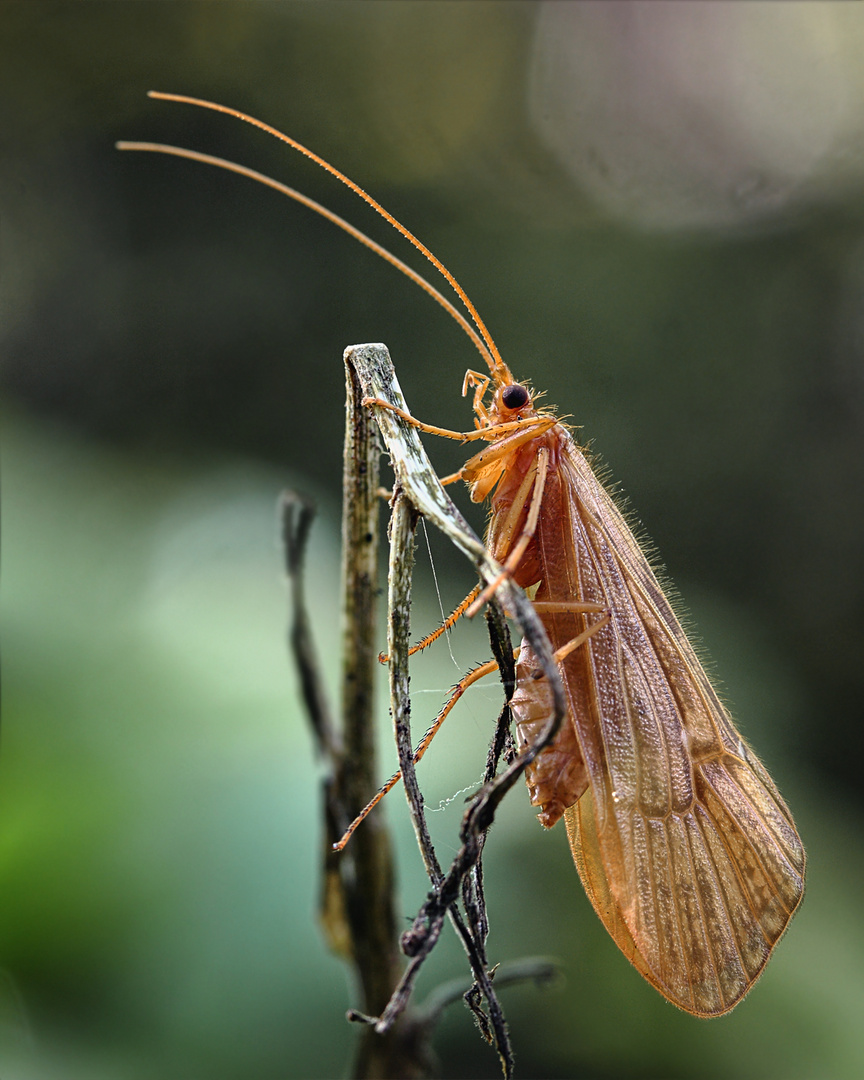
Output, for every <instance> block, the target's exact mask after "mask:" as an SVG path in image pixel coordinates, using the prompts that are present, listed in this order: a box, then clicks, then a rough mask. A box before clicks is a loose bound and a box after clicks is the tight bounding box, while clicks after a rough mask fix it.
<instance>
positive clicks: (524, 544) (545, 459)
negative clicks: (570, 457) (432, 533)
mask: <svg viewBox="0 0 864 1080" xmlns="http://www.w3.org/2000/svg"><path fill="white" fill-rule="evenodd" d="M548 470H549V450H548V448H547V447H545V446H544V447H542V448H541V450H540V452H539V454H538V455H537V470H536V473H535V478H534V491H533V493H532V495H531V505H530V506H529V508H528V517H527V518H526V520H525V526H524V528H523V529H522V533H521V535H520V536H519V539H518V540H517V541H516V543H515V544H514V545H513V547H512V548H511V549H510V552H509V554H508V555H507V561H506V562H505V563H504V565H503V567H502V570H501V573H500V574H499V575H498V577H497V578H496V579H495V580H494V581H493V582H492V583H491V584H490V585H487V586H486V588H485V589H484V590H483V592H482V593H480V595H479V596H478V597H477V599H476V600H475V601H474V603H473V604H472V605H471V607H470V608H469V609H468V611H467V612H466V614H467V615H468V617H469V618H471V616H473V615H475V614H476V613H477V612H478V611H479V610H480V608H481V607H482V606H483V604H485V603H486V601H487V600H488V599H489V597H490V596H492V594H493V593H494V592H495V590H496V589H497V588H498V586H499V585H500V584H501V582H502V581H504V580H505V579H506V578H508V577H511V576H512V574H513V571H514V570H515V569H516V567H517V566H518V565H519V562H520V560H521V559H522V556H523V555H524V554H525V551H526V550H527V548H528V545H529V544H530V543H531V538H532V537H533V535H534V531H535V529H536V528H537V519H538V518H539V516H540V505H541V503H542V501H543V489H544V488H545V486H546V474H547V472H548ZM520 493H521V489H520ZM527 495H528V492H527V491H525V493H524V496H523V498H527ZM514 507H515V501H514ZM519 511H521V506H520V507H519Z"/></svg>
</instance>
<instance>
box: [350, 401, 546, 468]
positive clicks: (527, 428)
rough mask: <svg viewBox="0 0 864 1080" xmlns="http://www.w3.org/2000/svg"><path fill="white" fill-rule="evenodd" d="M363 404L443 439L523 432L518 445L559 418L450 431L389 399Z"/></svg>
mask: <svg viewBox="0 0 864 1080" xmlns="http://www.w3.org/2000/svg"><path fill="white" fill-rule="evenodd" d="M362 404H363V405H365V406H367V408H368V407H371V406H375V407H376V408H378V409H386V410H387V411H388V412H392V413H396V415H397V416H399V417H401V419H403V420H404V421H405V422H406V424H410V425H411V426H412V427H415V428H417V429H418V430H419V431H425V432H426V434H427V435H437V436H438V437H439V438H442V439H455V440H456V441H458V442H476V441H477V440H478V439H498V438H500V437H502V436H504V435H511V434H512V433H513V432H517V431H518V432H520V433H522V434H521V438H520V439H519V440H518V442H517V445H519V443H521V442H526V441H527V440H529V439H532V438H534V437H535V436H537V435H542V434H543V432H544V431H548V430H549V428H551V427H554V426H555V424H557V423H558V418H557V417H555V416H534V417H531V418H530V419H529V420H508V421H506V422H505V423H503V424H492V425H491V426H490V427H484V428H480V429H479V430H477V431H450V429H449V428H440V427H436V426H435V425H434V424H424V423H423V421H422V420H418V419H417V418H416V417H414V416H412V415H411V413H409V412H406V411H405V410H404V409H400V408H399V406H398V405H391V404H390V402H389V401H384V399H383V398H374V397H367V398H363V401H362ZM493 449H494V450H498V447H497V446H495V447H490V450H493ZM511 449H512V446H511ZM501 453H502V454H504V453H507V451H506V450H504V449H503V448H502V450H501ZM478 456H479V455H478ZM472 460H473V459H472ZM484 460H486V459H484ZM489 460H491V459H489Z"/></svg>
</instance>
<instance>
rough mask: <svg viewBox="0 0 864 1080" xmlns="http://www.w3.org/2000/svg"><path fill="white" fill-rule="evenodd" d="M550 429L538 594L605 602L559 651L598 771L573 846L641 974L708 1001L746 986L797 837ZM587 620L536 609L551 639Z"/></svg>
mask: <svg viewBox="0 0 864 1080" xmlns="http://www.w3.org/2000/svg"><path fill="white" fill-rule="evenodd" d="M559 431H560V433H561V434H560V436H559V438H561V443H560V445H559V447H558V450H559V453H558V454H557V455H556V457H557V464H558V468H557V469H555V470H553V473H552V474H551V475H550V480H549V481H548V482H547V491H546V492H545V494H544V513H543V514H542V516H541V522H540V524H539V526H538V530H537V534H536V537H535V540H536V547H535V551H534V552H533V553H532V558H536V560H537V561H538V562H539V567H538V569H539V571H540V578H541V581H542V584H541V586H540V589H539V590H538V593H537V598H538V599H545V600H552V601H554V600H565V599H573V598H577V599H579V600H591V601H596V602H598V603H601V604H603V605H604V606H606V607H608V608H609V609H610V610H611V612H612V620H611V622H610V624H609V625H608V626H606V627H604V628H603V629H601V630H599V631H598V632H597V633H596V634H594V635H593V636H592V637H591V638H589V640H588V642H587V643H586V645H584V646H583V647H581V648H579V649H577V650H575V651H574V652H573V653H572V654H571V655H570V656H569V657H568V658H567V660H565V662H564V669H565V676H566V678H565V683H566V689H567V693H568V696H569V699H570V700H569V705H570V714H571V717H572V718H573V723H574V725H575V728H576V733H577V736H578V740H579V744H580V747H581V751H582V756H583V758H584V761H585V764H586V766H587V769H588V773H589V776H590V779H591V785H590V788H589V790H588V791H587V792H586V794H585V795H584V796H583V797H582V799H581V800H580V801H579V802H578V803H577V804H576V806H574V807H571V808H570V809H569V810H568V811H567V812H566V820H567V829H568V836H569V838H570V844H571V848H572V850H573V855H574V859H575V861H576V865H577V867H578V869H579V873H580V876H581V877H582V880H583V883H584V885H585V888H586V891H587V893H588V895H589V897H590V899H591V901H592V903H593V904H594V907H595V909H596V910H597V912H598V914H599V916H600V918H601V919H602V920H603V922H604V924H605V925H606V927H607V929H608V930H609V932H610V933H611V934H612V937H613V938H614V939H615V941H616V943H617V944H618V945H619V947H620V948H621V949H622V951H623V952H624V953H625V954H626V955H627V956H628V957H629V958H630V959H631V961H632V962H633V963H634V964H635V966H636V967H637V968H638V969H639V970H640V972H641V973H642V974H643V975H644V976H645V977H646V978H647V979H648V980H649V981H650V982H652V983H654V984H655V985H656V986H657V987H658V988H659V989H660V990H661V992H662V993H664V994H665V995H666V996H667V997H668V998H669V999H670V1000H672V1001H673V1002H675V1004H677V1005H679V1006H680V1007H681V1008H684V1009H687V1010H688V1011H690V1012H693V1013H696V1014H699V1015H707V1016H710V1015H717V1014H720V1013H723V1012H725V1011H727V1010H728V1009H730V1008H731V1007H732V1006H733V1005H734V1004H735V1003H736V1002H737V1001H739V1000H740V999H741V997H743V995H744V994H745V993H746V992H747V990H748V989H749V988H750V986H752V984H753V982H754V981H755V979H756V978H757V977H758V975H759V974H760V972H761V970H762V968H763V967H764V965H765V963H766V962H767V960H768V957H769V956H770V954H771V951H772V949H773V947H774V944H775V943H776V942H777V940H778V938H779V937H780V935H781V934H782V932H783V930H784V929H785V927H786V925H787V923H788V921H789V919H790V918H791V915H792V913H793V912H794V910H795V908H796V907H797V905H798V903H799V901H800V899H801V895H802V892H803V879H804V853H803V849H802V846H801V842H800V839H799V838H798V835H797V833H796V831H795V827H794V825H793V823H792V819H791V816H790V814H789V811H788V809H787V808H786V805H785V804H784V802H783V800H782V799H781V797H780V795H779V794H778V792H777V790H776V788H775V787H774V785H773V783H772V782H771V779H770V778H769V777H768V775H767V773H766V772H765V770H764V768H763V767H762V765H761V764H760V763H759V761H758V760H757V759H756V757H755V756H754V755H753V753H752V751H750V749H749V748H748V747H747V746H746V745H745V743H744V742H743V740H742V739H741V737H740V735H739V734H738V732H737V731H736V730H735V727H734V725H733V724H732V722H731V720H730V718H729V715H728V713H727V711H726V709H725V708H724V706H723V704H722V703H721V702H720V700H719V698H718V697H717V694H716V692H715V691H714V689H713V687H712V686H711V683H710V681H709V680H708V678H707V676H706V674H705V672H704V671H703V669H702V666H701V665H700V663H699V661H698V659H697V657H696V655H695V653H694V651H693V648H692V646H691V645H690V643H689V642H688V640H687V638H686V635H685V634H684V632H683V630H682V628H681V626H680V624H679V622H678V620H677V618H676V616H675V614H674V612H673V611H672V608H671V606H670V604H669V602H668V600H667V599H666V597H665V595H664V594H663V591H662V589H661V588H660V586H659V584H658V582H657V580H656V578H655V576H654V574H653V572H652V570H651V568H650V566H649V564H648V561H647V559H646V557H645V555H644V554H643V552H642V551H641V549H640V547H639V545H638V543H637V542H636V540H635V538H634V537H633V535H632V533H631V531H630V529H629V528H628V526H627V524H626V522H625V521H624V519H623V517H622V515H621V513H620V512H619V510H618V508H617V507H616V506H615V504H614V502H613V500H612V498H611V497H610V496H609V494H608V493H607V492H606V491H605V490H604V488H603V487H602V485H601V484H600V483H599V481H598V480H597V479H596V477H595V476H594V474H593V472H592V471H591V468H590V466H589V465H588V463H587V461H586V460H585V458H584V457H583V456H582V454H581V453H580V452H579V451H578V450H577V449H576V447H575V445H574V444H573V443H572V440H571V439H570V437H569V435H568V434H567V433H566V431H564V429H563V428H560V429H556V432H559ZM550 434H551V433H550ZM547 504H548V512H547ZM591 618H592V617H591V616H590V615H589V616H583V615H574V614H570V613H566V612H565V613H561V614H549V615H544V616H543V621H544V623H545V624H546V627H547V630H548V631H549V634H550V638H551V640H552V643H553V646H554V647H556V648H557V647H560V646H561V645H562V644H564V643H566V642H567V641H568V640H570V639H571V638H572V637H574V636H575V634H576V633H578V632H580V631H581V629H583V628H584V626H585V625H586V623H590V621H591Z"/></svg>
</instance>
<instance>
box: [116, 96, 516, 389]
mask: <svg viewBox="0 0 864 1080" xmlns="http://www.w3.org/2000/svg"><path fill="white" fill-rule="evenodd" d="M147 96H148V97H151V98H155V99H157V100H159V101H176V102H180V103H183V104H187V105H196V106H198V107H199V108H203V109H210V110H211V111H213V112H221V113H225V114H227V115H228V116H233V117H235V118H236V119H238V120H243V121H245V122H246V123H247V124H252V125H253V127H257V128H260V129H261V130H262V131H266V132H267V133H268V134H269V135H273V136H274V137H275V138H277V139H280V140H281V141H282V142H285V143H287V144H288V145H289V146H291V147H293V149H295V150H298V151H299V152H300V153H301V154H304V155H305V156H306V157H308V158H310V159H311V160H312V161H314V162H315V163H316V164H317V165H320V166H321V168H322V169H326V170H327V172H329V173H331V174H332V175H333V176H335V177H336V178H337V179H338V180H341V182H342V183H343V184H345V185H346V186H347V187H349V188H350V189H351V190H352V191H353V192H354V193H355V194H357V195H359V196H360V198H362V199H363V200H364V201H365V202H367V203H368V204H369V205H370V206H371V207H372V209H373V210H375V211H376V212H377V213H378V214H380V215H381V217H383V218H384V219H385V221H387V222H389V224H390V225H392V226H393V228H395V229H397V230H398V231H399V232H400V233H402V235H403V236H404V237H405V238H406V239H407V240H409V241H410V242H411V243H412V244H413V245H414V247H416V248H417V249H418V251H421V252H422V253H423V255H425V256H426V258H427V259H428V260H429V261H430V262H431V263H432V265H433V266H434V267H435V269H436V270H438V272H439V273H440V274H442V275H443V276H444V277H445V278H446V279H447V281H448V283H449V284H450V286H451V288H452V289H453V290H454V291H455V293H456V294H457V296H458V297H459V298H460V300H461V301H462V303H463V304H464V305H465V307H466V308H467V310H468V313H469V314H470V316H471V318H472V319H473V321H474V323H475V325H476V326H477V330H479V331H480V335H481V336H478V334H477V332H476V331H475V330H474V328H473V327H472V326H471V325H470V323H469V322H468V321H467V320H466V319H465V317H464V316H463V315H462V313H461V312H460V311H458V309H457V308H455V307H454V306H453V304H452V303H451V302H450V301H449V300H447V299H446V297H444V296H442V294H441V293H440V292H439V291H438V290H437V289H436V288H435V287H434V286H433V285H431V284H430V283H429V282H428V281H427V280H426V279H425V278H424V277H423V276H422V275H421V274H418V273H417V271H416V270H413V269H412V268H411V267H410V266H408V265H407V264H406V263H404V262H402V260H401V259H398V258H397V257H396V256H395V255H393V254H392V253H391V252H389V251H388V250H387V249H386V248H384V247H382V245H381V244H378V243H376V241H374V240H372V239H371V238H370V237H368V236H366V234H365V233H362V232H361V231H360V230H359V229H357V228H355V227H354V226H353V225H351V224H350V223H349V222H347V221H345V220H344V218H341V217H339V215H338V214H334V213H333V212H332V211H331V210H328V209H327V207H325V206H322V205H321V204H320V203H318V202H315V200H314V199H310V198H308V197H307V196H306V195H303V194H302V193H301V192H299V191H295V190H294V188H290V187H288V186H287V185H285V184H281V183H279V181H277V180H273V179H272V178H271V177H269V176H266V175H264V174H263V173H259V172H256V171H255V170H254V169H248V168H246V167H245V166H243V165H238V164H236V163H235V162H232V161H226V160H225V159H224V158H218V157H213V156H211V155H209V154H201V153H198V152H197V151H194V150H186V149H184V148H182V147H177V146H168V145H165V144H163V143H149V142H118V143H117V144H116V146H117V149H118V150H143V151H150V152H152V153H159V154H171V155H173V156H175V157H183V158H188V159H190V160H192V161H199V162H203V163H204V164H208V165H214V166H216V167H217V168H221V169H227V170H229V171H230V172H236V173H239V174H240V175H241V176H248V177H250V178H251V179H252V180H256V181H258V182H259V183H261V184H266V185H267V186H268V187H271V188H274V189H275V190H276V191H279V192H281V193H282V194H283V195H286V196H287V197H288V198H290V199H294V200H295V201H296V202H299V203H301V204H302V205H304V206H307V207H309V209H311V210H314V211H315V213H317V214H320V215H321V216H322V217H325V218H326V219H327V220H328V221H331V222H333V224H334V225H338V226H339V228H340V229H343V230H344V231H345V232H347V233H348V234H349V236H353V237H354V239H355V240H359V241H360V243H361V244H364V245H365V246H366V247H368V248H369V249H370V250H372V251H374V252H375V254H376V255H379V256H380V257H381V258H382V259H384V260H385V261H386V262H389V263H390V264H391V266H395V267H396V269H397V270H400V271H401V272H402V273H403V274H405V275H406V277H408V278H410V279H411V280H412V281H413V282H414V283H415V284H417V285H419V286H420V288H421V289H423V290H424V292H426V293H427V294H428V295H429V296H431V297H432V298H433V299H434V300H436V301H437V302H438V303H439V304H440V305H441V306H442V307H443V308H444V310H445V311H447V313H448V314H449V315H451V316H452V317H453V318H454V319H455V320H456V322H457V323H458V324H459V325H460V326H461V328H462V329H463V331H464V332H465V333H466V334H467V335H468V337H469V338H470V339H471V341H472V342H473V343H474V346H475V347H476V348H477V349H478V351H479V352H480V354H481V356H482V357H483V359H484V361H485V362H486V364H487V366H488V368H489V370H490V372H491V373H492V377H493V378H494V379H495V381H496V383H498V384H499V385H506V384H508V383H512V382H513V381H514V380H513V376H512V375H511V374H510V369H509V368H508V367H507V365H506V364H505V363H504V361H503V360H502V359H501V354H500V353H499V352H498V348H497V346H496V345H495V342H494V341H493V340H492V335H491V334H490V333H489V331H488V330H487V328H486V324H485V323H484V322H483V320H482V319H481V318H480V315H479V313H478V311H477V309H476V308H475V306H474V304H473V303H472V302H471V300H470V299H469V297H468V294H467V293H466V292H465V290H464V289H463V288H462V286H461V285H460V284H459V282H458V281H457V280H456V278H455V277H454V276H453V275H452V274H451V273H450V271H449V270H448V269H447V267H446V266H445V265H444V264H443V263H442V262H441V260H440V259H438V258H437V257H436V256H435V255H433V254H432V252H431V251H430V250H429V248H427V247H426V245H425V244H423V243H421V241H420V240H418V239H417V237H416V236H414V234H413V233H412V232H410V231H409V230H408V229H406V228H405V226H404V225H402V224H401V222H399V221H397V220H396V218H395V217H393V215H392V214H391V213H389V212H388V211H387V210H385V209H384V207H383V206H381V204H380V203H379V202H377V201H376V200H375V199H373V198H372V196H371V195H369V194H368V193H367V192H365V191H364V190H363V188H361V187H360V185H359V184H356V183H355V182H354V181H353V180H351V179H350V178H349V177H347V176H346V175H345V174H344V173H342V172H340V171H339V170H338V169H337V168H335V167H334V166H333V165H331V164H330V163H329V162H328V161H325V160H324V158H322V157H320V156H319V155H318V154H316V153H315V152H314V151H312V150H309V149H308V148H307V147H305V146H303V144H302V143H299V142H297V140H296V139H292V138H291V137H290V136H288V135H285V134H284V133H283V132H281V131H279V130H277V129H276V128H274V127H271V126H270V125H269V124H265V123H264V122H263V121H261V120H256V119H255V117H253V116H248V115H247V114H246V113H243V112H240V111H239V110H237V109H232V108H230V107H229V106H227V105H219V104H217V103H216V102H213V101H206V100H203V99H201V98H193V97H186V96H185V95H182V94H165V93H161V92H159V91H156V90H151V91H150V92H149V93H148V95H147ZM481 337H482V340H481Z"/></svg>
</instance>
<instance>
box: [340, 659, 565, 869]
mask: <svg viewBox="0 0 864 1080" xmlns="http://www.w3.org/2000/svg"><path fill="white" fill-rule="evenodd" d="M565 648H566V646H565ZM517 652H518V650H514V652H513V656H514V658H515V656H516V654H517ZM497 670H498V664H497V662H496V661H495V660H487V661H486V663H485V664H481V665H480V667H477V668H475V669H474V670H473V671H469V672H468V674H467V675H466V676H465V677H464V678H463V679H460V680H459V682H458V683H456V685H455V686H454V687H453V692H452V693H451V695H450V697H449V698H448V699H447V702H446V704H445V705H444V708H443V709H442V710H441V712H439V713H438V715H437V716H436V717H435V719H434V721H433V722H432V726H431V727H430V728H429V730H428V731H427V732H426V734H425V735H424V736H423V738H422V739H421V740H420V742H419V743H418V744H417V749H416V750H415V751H414V764H415V765H416V764H417V762H418V761H419V760H420V759H421V758H422V757H423V755H424V754H425V753H426V751H427V750H428V748H429V744H430V743H431V742H432V740H433V739H434V738H435V736H436V735H437V734H438V730H439V729H440V727H441V725H442V724H443V723H444V721H445V720H446V719H447V717H448V716H449V715H450V713H451V711H452V710H453V706H454V705H455V704H456V702H457V701H458V700H459V698H461V697H462V695H463V694H464V693H465V691H466V690H467V689H468V687H469V686H473V684H474V683H475V682H477V681H478V679H482V678H483V676H484V675H491V674H492V672H493V671H497ZM401 779H402V770H401V769H400V770H399V771H398V772H395V773H394V774H393V775H392V776H391V777H390V779H389V780H388V781H387V783H386V784H384V786H383V787H382V788H381V790H380V791H379V792H378V793H377V795H375V797H374V798H373V799H371V800H370V802H369V803H367V805H366V806H364V807H363V809H362V810H361V811H360V813H359V814H358V815H357V817H356V818H354V820H353V821H352V822H351V824H350V825H349V826H348V828H347V829H346V830H345V833H344V835H343V837H342V839H341V840H339V841H338V843H335V844H334V845H333V850H334V851H342V849H343V848H344V847H345V845H346V844H347V843H348V841H349V840H350V839H351V836H352V834H353V833H354V830H355V829H356V828H357V826H358V825H359V824H360V823H361V822H362V821H363V820H364V819H365V818H367V817H368V816H369V814H370V813H371V811H372V810H374V809H375V807H376V806H377V805H378V803H379V802H381V800H382V799H383V798H384V796H385V795H386V794H387V793H388V792H389V791H392V790H393V788H394V787H396V785H397V784H398V783H399V781H400V780H401Z"/></svg>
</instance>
